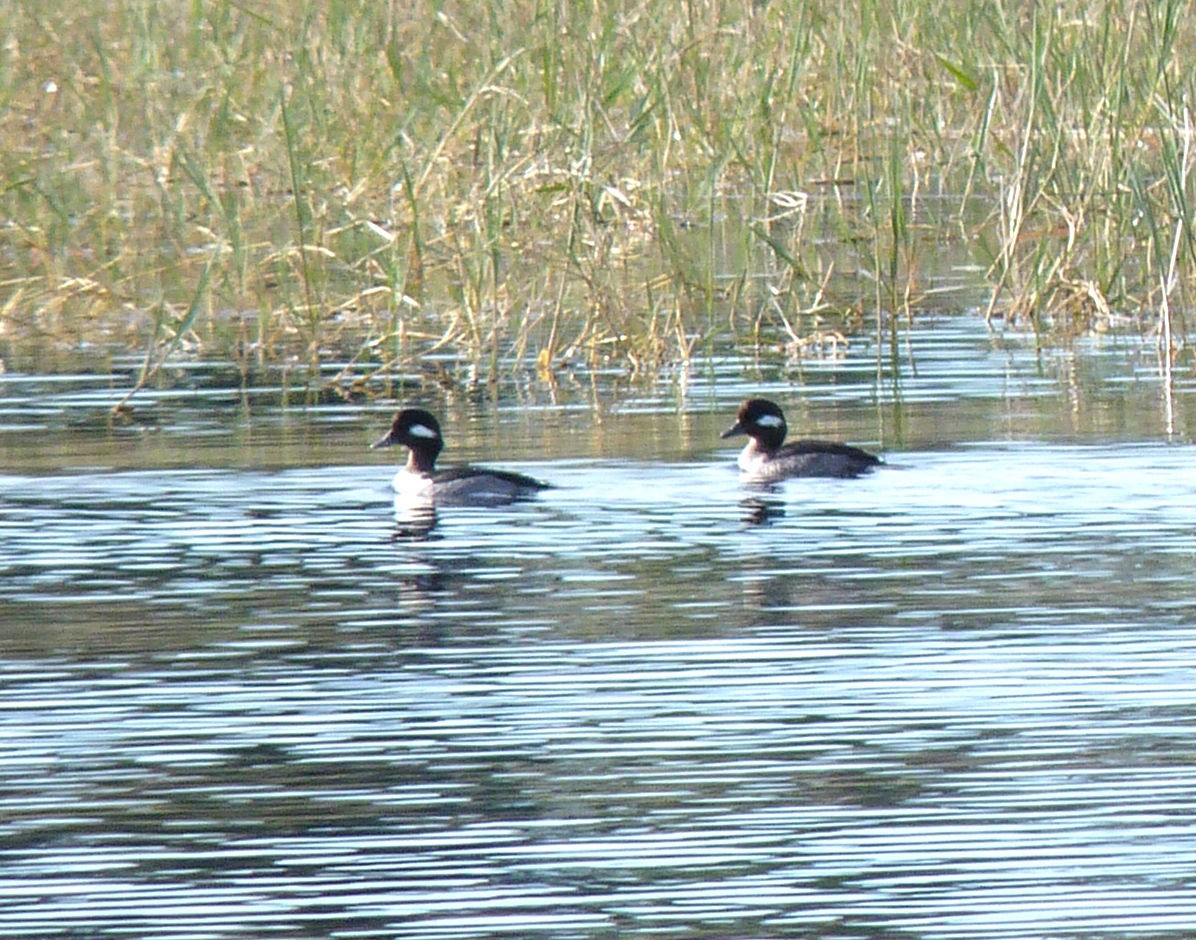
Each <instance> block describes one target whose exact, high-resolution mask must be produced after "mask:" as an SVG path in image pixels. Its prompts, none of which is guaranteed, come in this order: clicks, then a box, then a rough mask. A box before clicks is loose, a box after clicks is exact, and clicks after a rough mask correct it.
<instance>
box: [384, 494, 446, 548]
mask: <svg viewBox="0 0 1196 940" xmlns="http://www.w3.org/2000/svg"><path fill="white" fill-rule="evenodd" d="M394 513H395V527H394V530H393V532H392V533H391V541H392V542H423V541H428V540H430V539H433V538H440V536H439V535H434V534H433V530H434V529H435V528H436V522H437V516H436V503H435V502H434V501H433V500H432V499H431V498H430V497H429V498H427V499H418V500H412V499H409V498H407V497H404V496H396V497H395V501H394Z"/></svg>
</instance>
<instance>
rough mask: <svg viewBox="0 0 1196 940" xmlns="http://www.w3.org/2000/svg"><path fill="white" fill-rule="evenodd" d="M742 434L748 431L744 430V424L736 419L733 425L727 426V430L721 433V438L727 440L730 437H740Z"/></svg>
mask: <svg viewBox="0 0 1196 940" xmlns="http://www.w3.org/2000/svg"><path fill="white" fill-rule="evenodd" d="M740 434H747V431H745V430H744V428H743V425H742V424H740V423H739V422H738V421H736V422H735V423H734V424H733V425H731V426H730V427H729V428H727V430H725V431H723V433H722V434H720V435H719V438H720V439H721V440H724V441H725V440H726V439H727V438H728V437H738V436H739V435H740Z"/></svg>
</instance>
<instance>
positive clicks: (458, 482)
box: [371, 408, 549, 506]
mask: <svg viewBox="0 0 1196 940" xmlns="http://www.w3.org/2000/svg"><path fill="white" fill-rule="evenodd" d="M396 444H401V445H402V446H404V447H406V448H407V451H408V454H407V462H406V464H404V465H403V466H402V467H400V468H399V471H398V472H397V473H396V474H395V477H394V491H395V501H396V503H398V502H400V501H402V502H408V503H420V502H423V503H431V504H433V505H440V506H446V505H456V506H469V505H473V506H502V505H506V504H509V503H513V502H516V501H518V500H523V499H530V498H531V497H533V496H535V494H536V493H538V492H540V491H541V490H544V489H548V488H549V485H548V484H547V483H543V482H541V481H540V480H536V479H533V478H532V477H529V476H525V475H524V474H522V473H514V472H512V471H510V470H491V469H488V468H485V467H474V466H469V465H462V466H457V467H450V468H448V469H446V470H443V471H439V472H438V471H437V470H436V458H437V457H438V456H440V452H441V450H443V449H444V437H443V435H442V434H441V431H440V422H439V421H437V420H436V417H435V416H434V415H433V414H432V413H431V412H429V411H425V410H424V409H423V408H403V409H400V411H399V412H398V414H396V415H395V418H394V421H392V422H391V425H390V430H389V431H387V432H386V434H385V435H384V436H383V437H381V438H380V439H378V440H377V441H375V442H374V443H373V445H372V447H371V449H376V448H380V447H393V446H395V445H396Z"/></svg>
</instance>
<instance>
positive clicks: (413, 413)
mask: <svg viewBox="0 0 1196 940" xmlns="http://www.w3.org/2000/svg"><path fill="white" fill-rule="evenodd" d="M396 444H401V445H402V446H404V447H406V448H407V449H408V450H410V451H411V463H412V464H414V466H415V468H416V469H418V470H419V471H420V472H422V473H431V472H432V468H433V467H434V466H435V464H436V457H437V456H438V455H439V454H440V451H441V450H442V449H443V448H444V438H443V437H441V436H440V424H439V422H437V420H436V418H435V417H434V416H433V415H432V414H431V413H430V412H427V411H424V410H423V409H422V408H404V409H403V410H401V411H400V412H399V413H398V414H397V415H395V419H394V421H393V422H392V423H391V426H390V430H389V431H387V432H386V436H385V437H383V438H381V439H380V440H378V441H375V442H374V445H373V446H374V447H393V446H394V445H396Z"/></svg>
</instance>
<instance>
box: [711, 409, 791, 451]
mask: <svg viewBox="0 0 1196 940" xmlns="http://www.w3.org/2000/svg"><path fill="white" fill-rule="evenodd" d="M788 433H789V428H788V426H787V425H786V424H785V413H784V412H783V411H781V409H780V407H779V406H778V405H777V404H776V403H775V402H771V401H769V400H768V399H767V398H749V399H748V400H747V401H745V402H744V403H743V404H742V405H740V406H739V414H738V415H737V416H736V418H735V423H734V424H733V425H731V427H729V428H727V430H725V431H723V433H722V435H721V436H722V438H723V439H724V440H725V439H726V438H728V437H736V436H737V435H740V434H746V435H747V436H748V437H750V438H752V440H754V441H755V442H756V444H757V446H759V447H760V449H761V450H764V451H766V452H767V453H775V452H776V451H778V450H780V449H781V445H782V444H783V443H784V442H785V435H786V434H788Z"/></svg>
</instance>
